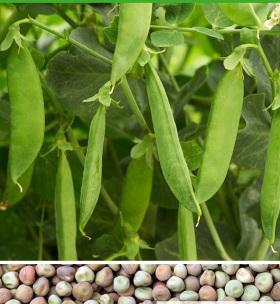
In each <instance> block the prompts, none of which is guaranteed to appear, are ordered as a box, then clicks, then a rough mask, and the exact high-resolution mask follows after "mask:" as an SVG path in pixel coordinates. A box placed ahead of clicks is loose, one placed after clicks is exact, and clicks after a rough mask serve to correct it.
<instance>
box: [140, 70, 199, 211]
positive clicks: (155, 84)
mask: <svg viewBox="0 0 280 304" xmlns="http://www.w3.org/2000/svg"><path fill="white" fill-rule="evenodd" d="M145 72H146V87H147V92H148V99H149V105H150V109H151V113H152V121H153V126H154V131H155V136H156V144H157V150H158V156H159V161H160V165H161V169H162V172H163V175H164V177H165V180H166V182H167V184H168V185H169V187H170V189H171V190H172V192H173V193H174V195H175V197H176V198H177V199H178V201H179V202H180V203H181V204H183V205H184V206H185V207H186V208H188V209H189V210H191V211H193V212H197V213H198V215H199V216H200V214H201V209H200V206H199V203H198V201H197V199H196V197H195V194H194V190H193V187H192V181H191V177H190V171H189V168H188V166H187V163H186V162H185V159H184V154H183V151H182V148H181V145H180V141H179V138H178V133H177V128H176V124H175V121H174V118H173V115H172V110H171V107H170V104H169V101H168V97H167V95H166V92H165V89H164V87H163V84H162V83H161V80H160V78H159V76H158V75H157V72H156V71H155V69H154V68H153V67H152V65H151V64H147V65H146V66H145Z"/></svg>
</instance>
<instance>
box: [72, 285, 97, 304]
mask: <svg viewBox="0 0 280 304" xmlns="http://www.w3.org/2000/svg"><path fill="white" fill-rule="evenodd" d="M72 294H73V297H74V298H75V299H76V300H78V301H83V302H84V301H86V300H89V299H90V298H91V297H92V294H93V288H92V286H91V284H90V283H89V282H80V283H77V284H75V285H74V286H73V289H72Z"/></svg>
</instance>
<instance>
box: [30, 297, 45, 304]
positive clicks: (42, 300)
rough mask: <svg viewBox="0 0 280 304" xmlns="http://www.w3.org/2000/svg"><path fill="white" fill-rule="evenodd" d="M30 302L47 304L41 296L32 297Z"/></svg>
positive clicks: (31, 303)
mask: <svg viewBox="0 0 280 304" xmlns="http://www.w3.org/2000/svg"><path fill="white" fill-rule="evenodd" d="M30 304H47V301H46V300H45V298H43V297H37V298H34V299H33V300H32V301H31V302H30Z"/></svg>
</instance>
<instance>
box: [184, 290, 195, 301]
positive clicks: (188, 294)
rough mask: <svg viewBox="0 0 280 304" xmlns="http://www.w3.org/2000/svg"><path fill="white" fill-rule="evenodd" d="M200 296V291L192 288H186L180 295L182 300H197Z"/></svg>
mask: <svg viewBox="0 0 280 304" xmlns="http://www.w3.org/2000/svg"><path fill="white" fill-rule="evenodd" d="M198 298H199V296H198V293H197V292H195V291H192V290H185V291H183V292H181V293H180V296H179V299H180V301H197V300H198Z"/></svg>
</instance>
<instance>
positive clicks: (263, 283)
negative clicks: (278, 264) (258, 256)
mask: <svg viewBox="0 0 280 304" xmlns="http://www.w3.org/2000/svg"><path fill="white" fill-rule="evenodd" d="M255 285H256V287H257V288H258V289H259V290H260V291H261V292H263V293H266V292H269V291H270V290H271V288H272V286H273V279H272V275H271V274H270V273H269V272H262V273H259V274H257V276H256V277H255Z"/></svg>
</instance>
